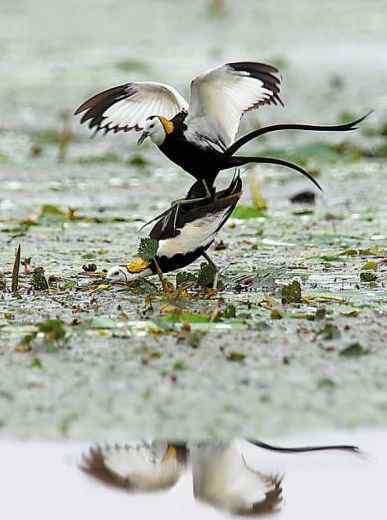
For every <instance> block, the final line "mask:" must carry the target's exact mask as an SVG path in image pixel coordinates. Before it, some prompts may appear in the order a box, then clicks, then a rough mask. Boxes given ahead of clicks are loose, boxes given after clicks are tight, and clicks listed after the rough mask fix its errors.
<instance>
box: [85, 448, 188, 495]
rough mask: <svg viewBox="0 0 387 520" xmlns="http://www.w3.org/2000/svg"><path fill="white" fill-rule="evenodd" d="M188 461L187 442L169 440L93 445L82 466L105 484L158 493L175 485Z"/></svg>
mask: <svg viewBox="0 0 387 520" xmlns="http://www.w3.org/2000/svg"><path fill="white" fill-rule="evenodd" d="M186 463H187V449H186V446H185V445H184V444H174V443H172V442H168V441H158V442H157V441H155V442H151V443H145V442H144V443H138V444H134V445H130V444H125V445H123V446H120V445H118V444H115V445H113V446H109V445H105V446H104V447H102V446H96V447H92V448H90V450H89V452H88V453H87V454H85V455H84V456H83V459H82V464H81V469H82V470H83V471H84V472H85V473H87V474H89V475H91V476H92V477H94V478H96V479H98V480H100V481H101V482H103V483H104V484H108V485H110V486H114V487H118V488H123V489H126V490H128V491H129V490H132V491H142V492H155V491H159V490H160V491H161V490H165V489H169V488H171V487H172V486H174V485H175V484H176V483H177V481H178V480H179V478H180V477H181V475H182V473H183V472H184V471H185V468H186Z"/></svg>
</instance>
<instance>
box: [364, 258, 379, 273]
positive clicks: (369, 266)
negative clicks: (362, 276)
mask: <svg viewBox="0 0 387 520" xmlns="http://www.w3.org/2000/svg"><path fill="white" fill-rule="evenodd" d="M377 269H378V262H376V261H375V260H368V262H365V264H363V265H362V266H361V270H362V271H377Z"/></svg>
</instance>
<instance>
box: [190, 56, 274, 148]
mask: <svg viewBox="0 0 387 520" xmlns="http://www.w3.org/2000/svg"><path fill="white" fill-rule="evenodd" d="M277 73H278V70H277V69H276V68H275V67H272V66H271V65H265V64H264V63H255V62H237V63H227V64H226V65H222V66H221V67H216V68H215V69H211V70H209V71H208V72H205V73H203V74H201V75H199V76H197V77H196V78H194V80H193V81H192V83H191V100H190V107H189V114H188V116H187V118H186V120H185V123H186V125H187V132H186V134H188V135H189V137H190V138H191V139H193V140H195V137H196V139H197V135H200V136H203V137H204V139H207V140H208V141H210V142H211V143H212V144H215V145H217V146H218V147H220V148H222V149H225V148H227V147H228V146H230V145H231V144H232V143H233V141H234V139H235V136H236V134H237V132H238V127H239V122H240V119H241V117H242V115H243V114H244V113H245V112H248V111H249V110H253V109H256V108H258V107H259V106H261V105H270V104H272V103H273V104H275V105H276V104H277V103H280V104H283V103H282V101H281V99H280V97H279V91H280V86H279V85H280V80H279V78H278V77H277V76H276V74H277ZM190 134H191V135H190Z"/></svg>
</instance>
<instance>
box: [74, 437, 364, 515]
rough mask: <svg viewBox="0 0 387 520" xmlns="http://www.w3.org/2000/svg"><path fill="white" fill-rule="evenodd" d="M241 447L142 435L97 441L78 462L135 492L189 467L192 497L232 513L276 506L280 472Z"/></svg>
mask: <svg viewBox="0 0 387 520" xmlns="http://www.w3.org/2000/svg"><path fill="white" fill-rule="evenodd" d="M247 442H248V443H249V444H250V445H252V446H255V448H254V449H257V450H265V451H274V452H278V453H279V454H280V453H287V454H299V453H302V452H315V451H326V450H330V451H331V450H342V451H349V452H353V453H358V451H359V450H358V448H357V447H356V446H351V445H336V446H335V445H328V446H304V447H296V448H292V447H286V448H284V447H280V446H272V445H270V444H267V443H264V442H262V441H259V440H249V441H247ZM241 449H242V448H241V443H240V441H239V440H237V439H236V440H232V441H227V442H216V441H210V440H206V441H200V442H192V441H183V442H176V441H168V440H164V441H151V442H146V441H140V442H137V443H132V444H125V445H118V444H116V445H105V446H96V447H91V448H90V449H89V451H88V453H86V454H85V455H83V458H82V463H81V466H80V468H81V469H82V470H83V471H84V472H85V473H87V474H88V475H89V476H91V477H93V478H94V479H96V480H98V481H99V482H102V483H104V484H106V485H109V486H113V487H116V488H121V489H125V490H127V491H129V492H137V493H144V492H145V493H154V492H158V491H167V490H169V489H171V488H172V487H173V486H175V485H176V484H177V482H178V481H179V479H180V478H181V477H182V475H183V474H184V473H186V472H188V469H190V470H191V474H192V486H193V496H194V498H195V499H196V500H198V501H200V502H203V503H207V504H209V505H211V506H213V507H215V508H216V509H220V510H223V511H227V512H228V513H231V514H234V515H250V516H258V515H260V514H262V513H270V512H274V511H275V510H276V509H278V508H279V507H280V505H281V503H282V500H283V497H282V480H283V477H282V476H280V475H278V474H276V473H275V472H272V473H270V472H269V471H268V470H266V471H261V470H259V469H258V468H255V467H252V466H251V465H250V464H248V463H247V461H246V459H245V457H244V455H243V453H242V451H241ZM180 491H181V489H180V490H179V492H180Z"/></svg>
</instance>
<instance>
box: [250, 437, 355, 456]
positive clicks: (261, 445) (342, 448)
mask: <svg viewBox="0 0 387 520" xmlns="http://www.w3.org/2000/svg"><path fill="white" fill-rule="evenodd" d="M248 442H249V443H250V444H253V445H254V446H257V447H259V448H264V449H265V450H270V451H278V452H281V453H306V452H310V451H328V450H339V451H349V452H352V453H359V452H360V450H359V448H358V447H357V446H352V445H350V444H338V445H334V444H332V445H328V446H299V447H296V448H284V447H281V446H272V445H271V444H266V442H262V441H256V440H251V439H248Z"/></svg>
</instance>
